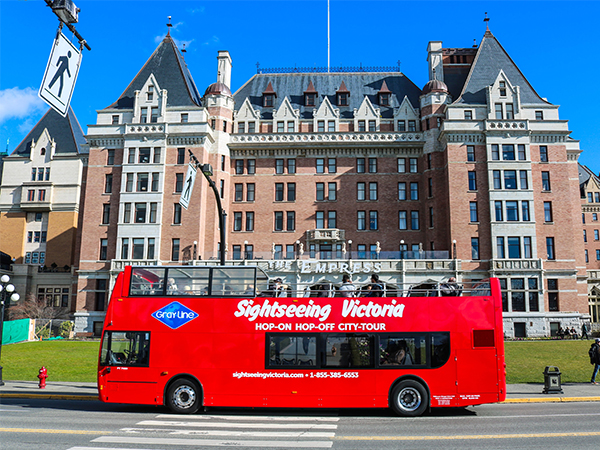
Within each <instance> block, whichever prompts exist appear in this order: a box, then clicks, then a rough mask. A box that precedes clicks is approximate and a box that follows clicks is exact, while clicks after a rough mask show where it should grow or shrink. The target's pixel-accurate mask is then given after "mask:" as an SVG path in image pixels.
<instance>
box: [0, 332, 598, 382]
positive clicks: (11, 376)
mask: <svg viewBox="0 0 600 450" xmlns="http://www.w3.org/2000/svg"><path fill="white" fill-rule="evenodd" d="M591 343H592V341H591V340H589V341H576V340H564V341H516V342H506V343H505V349H506V370H507V382H508V383H542V382H543V381H544V375H543V374H542V372H543V371H544V368H545V367H546V366H557V367H558V368H559V369H560V371H561V373H562V382H563V383H569V382H576V383H582V382H587V381H589V379H590V376H591V374H592V369H593V367H592V365H591V364H590V362H589V357H588V354H587V352H588V349H589V348H590V345H591ZM98 345H99V343H98V342H97V341H96V342H94V341H67V340H64V341H41V342H40V341H36V342H25V343H21V344H11V345H5V346H3V347H2V362H1V365H2V366H3V367H4V371H3V378H4V379H5V380H31V381H37V374H38V371H39V369H40V368H41V367H42V366H46V368H47V369H48V376H49V377H48V381H49V382H52V381H83V382H85V381H90V382H95V381H96V364H97V358H98Z"/></svg>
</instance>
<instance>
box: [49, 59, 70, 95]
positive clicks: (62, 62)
mask: <svg viewBox="0 0 600 450" xmlns="http://www.w3.org/2000/svg"><path fill="white" fill-rule="evenodd" d="M70 57H71V52H70V51H69V52H67V55H66V56H61V57H60V58H58V61H57V63H56V65H57V66H58V69H57V70H56V73H55V74H54V77H53V78H52V81H50V84H49V85H48V89H51V88H52V86H54V83H56V80H58V79H59V78H60V86H59V88H58V96H59V97H60V96H61V94H62V90H63V86H64V84H65V81H64V76H65V70H66V71H67V75H68V76H69V78H71V71H70V70H69V58H70Z"/></svg>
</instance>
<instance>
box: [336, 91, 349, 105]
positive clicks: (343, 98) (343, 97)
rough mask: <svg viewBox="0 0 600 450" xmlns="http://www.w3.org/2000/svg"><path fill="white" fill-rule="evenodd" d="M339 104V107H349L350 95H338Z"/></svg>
mask: <svg viewBox="0 0 600 450" xmlns="http://www.w3.org/2000/svg"><path fill="white" fill-rule="evenodd" d="M337 104H338V106H348V93H347V92H339V93H338V95H337Z"/></svg>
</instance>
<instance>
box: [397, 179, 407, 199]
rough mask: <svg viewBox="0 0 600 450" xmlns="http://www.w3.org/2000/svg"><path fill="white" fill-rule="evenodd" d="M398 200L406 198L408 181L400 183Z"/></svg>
mask: <svg viewBox="0 0 600 450" xmlns="http://www.w3.org/2000/svg"><path fill="white" fill-rule="evenodd" d="M398 200H406V183H405V182H404V181H400V182H399V183H398Z"/></svg>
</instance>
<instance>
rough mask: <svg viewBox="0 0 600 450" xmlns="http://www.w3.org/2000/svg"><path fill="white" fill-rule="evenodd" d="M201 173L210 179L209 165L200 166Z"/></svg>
mask: <svg viewBox="0 0 600 450" xmlns="http://www.w3.org/2000/svg"><path fill="white" fill-rule="evenodd" d="M202 173H203V174H204V175H205V176H207V177H212V175H213V168H212V166H211V165H210V164H202Z"/></svg>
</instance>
